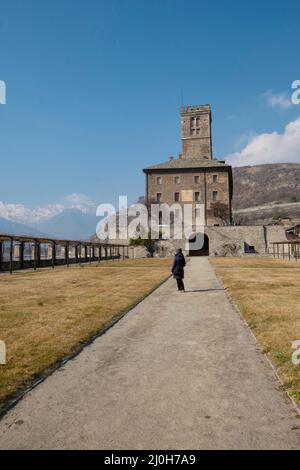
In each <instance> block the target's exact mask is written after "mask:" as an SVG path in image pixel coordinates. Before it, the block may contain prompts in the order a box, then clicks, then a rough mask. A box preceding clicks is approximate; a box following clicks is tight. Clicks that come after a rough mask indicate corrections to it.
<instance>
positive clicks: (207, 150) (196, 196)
mask: <svg viewBox="0 0 300 470" xmlns="http://www.w3.org/2000/svg"><path fill="white" fill-rule="evenodd" d="M211 122H212V117H211V107H210V106H209V105H205V106H202V105H201V106H188V107H182V108H181V130H182V154H180V155H179V158H176V159H175V158H173V157H171V158H170V159H169V161H167V162H164V163H158V164H157V165H153V166H151V167H148V168H145V169H144V170H143V171H144V173H145V174H146V198H147V202H148V204H155V203H166V204H168V205H172V204H174V203H179V204H180V205H181V206H184V204H185V203H189V204H192V205H193V214H194V215H193V217H194V218H195V217H196V205H197V204H203V205H204V209H205V225H206V226H216V225H229V224H231V219H232V208H231V200H232V170H231V166H229V165H226V164H225V162H224V160H214V159H213V153H212V133H211Z"/></svg>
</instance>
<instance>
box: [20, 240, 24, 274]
mask: <svg viewBox="0 0 300 470" xmlns="http://www.w3.org/2000/svg"><path fill="white" fill-rule="evenodd" d="M19 263H20V269H24V242H21V243H20V251H19Z"/></svg>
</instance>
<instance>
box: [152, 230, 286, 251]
mask: <svg viewBox="0 0 300 470" xmlns="http://www.w3.org/2000/svg"><path fill="white" fill-rule="evenodd" d="M205 234H206V235H207V236H208V238H209V254H210V256H243V255H245V256H246V255H249V254H251V253H252V254H257V255H266V254H268V253H272V252H273V247H272V242H282V241H287V238H286V234H285V230H284V227H280V226H256V225H255V226H236V227H235V226H227V227H206V228H205ZM177 248H182V250H183V252H184V254H185V255H188V254H189V242H188V240H161V241H159V242H158V251H157V253H156V256H173V255H174V253H175V251H176V249H177ZM247 251H248V253H247Z"/></svg>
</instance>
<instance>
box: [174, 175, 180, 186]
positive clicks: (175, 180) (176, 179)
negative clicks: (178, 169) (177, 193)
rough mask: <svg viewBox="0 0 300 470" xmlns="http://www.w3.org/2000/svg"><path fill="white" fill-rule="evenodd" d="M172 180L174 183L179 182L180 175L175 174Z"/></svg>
mask: <svg viewBox="0 0 300 470" xmlns="http://www.w3.org/2000/svg"><path fill="white" fill-rule="evenodd" d="M174 182H175V184H180V176H175V178H174Z"/></svg>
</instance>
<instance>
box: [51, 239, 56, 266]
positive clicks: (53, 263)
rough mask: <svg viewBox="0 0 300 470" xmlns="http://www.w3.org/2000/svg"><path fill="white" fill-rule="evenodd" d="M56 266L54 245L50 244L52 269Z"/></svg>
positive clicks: (53, 243)
mask: <svg viewBox="0 0 300 470" xmlns="http://www.w3.org/2000/svg"><path fill="white" fill-rule="evenodd" d="M55 264H56V243H55V241H53V242H52V269H54V267H55Z"/></svg>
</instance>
